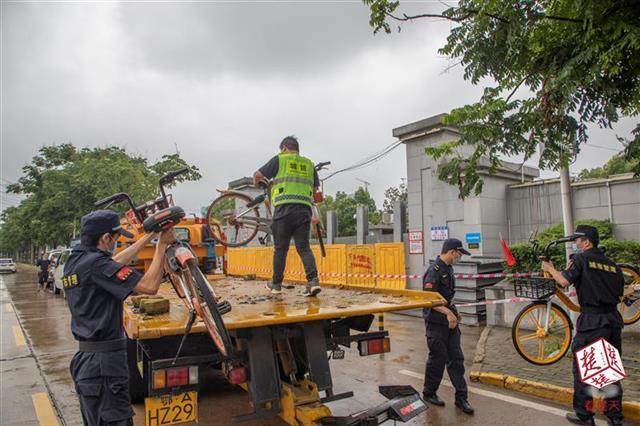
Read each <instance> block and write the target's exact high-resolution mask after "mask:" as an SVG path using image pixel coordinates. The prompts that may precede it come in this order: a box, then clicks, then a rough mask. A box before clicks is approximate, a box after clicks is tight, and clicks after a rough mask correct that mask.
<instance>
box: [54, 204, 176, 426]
mask: <svg viewBox="0 0 640 426" xmlns="http://www.w3.org/2000/svg"><path fill="white" fill-rule="evenodd" d="M80 233H81V243H80V245H79V246H77V247H75V248H74V249H73V251H72V252H71V255H70V256H69V259H68V261H67V263H66V264H65V267H64V274H63V278H62V285H63V288H64V292H65V295H66V297H67V302H68V304H69V310H70V311H71V332H72V333H73V336H74V338H75V339H76V340H78V352H77V353H76V354H75V355H74V357H73V359H72V360H71V365H70V370H71V376H72V377H73V381H74V383H75V388H76V393H77V394H78V398H79V399H80V408H81V411H82V419H83V422H84V424H85V425H91V426H95V425H106V424H108V425H132V424H133V420H132V418H133V410H132V409H131V401H130V396H129V371H128V364H127V350H126V349H127V342H126V337H125V334H124V329H123V325H122V321H123V320H122V302H123V301H124V300H125V299H126V298H127V297H128V296H129V295H130V294H131V293H133V292H135V293H139V294H151V295H153V294H156V293H157V292H158V288H159V287H160V283H161V281H162V276H163V256H164V253H165V250H166V248H167V246H168V245H169V244H170V243H171V242H172V241H173V240H174V233H173V231H167V232H163V233H161V234H160V238H159V241H158V243H157V244H156V249H155V255H154V257H153V261H152V262H151V266H150V267H149V269H148V270H147V272H146V273H145V274H144V275H142V274H140V273H139V272H137V271H135V270H134V269H132V268H131V267H129V266H126V265H127V264H128V263H130V262H131V260H132V259H133V258H134V257H135V256H136V255H137V253H138V252H139V251H140V250H141V249H142V248H144V246H145V245H147V244H148V243H149V241H151V239H152V238H154V237H155V236H157V235H155V234H148V235H145V236H143V237H142V238H140V239H139V240H138V241H137V242H135V243H134V244H133V245H131V246H130V247H128V248H127V249H125V250H123V251H122V252H120V253H118V255H117V256H114V257H113V258H112V255H113V252H114V250H115V247H116V241H117V240H118V237H119V236H120V235H124V236H125V237H127V238H132V237H133V235H132V234H131V233H130V232H128V231H126V230H124V229H122V227H121V226H120V220H119V218H118V215H117V214H116V213H115V212H113V211H111V210H97V211H94V212H91V213H89V214H87V215H86V216H84V217H83V218H82V223H81V231H80Z"/></svg>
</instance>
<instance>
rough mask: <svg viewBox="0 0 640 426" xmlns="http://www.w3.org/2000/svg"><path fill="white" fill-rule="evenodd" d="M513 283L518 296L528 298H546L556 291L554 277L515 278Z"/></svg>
mask: <svg viewBox="0 0 640 426" xmlns="http://www.w3.org/2000/svg"><path fill="white" fill-rule="evenodd" d="M513 285H514V287H515V292H516V297H526V298H527V299H536V300H540V299H546V298H548V297H549V296H552V295H553V294H554V293H555V292H556V282H555V281H554V280H553V279H552V278H542V277H531V278H514V279H513Z"/></svg>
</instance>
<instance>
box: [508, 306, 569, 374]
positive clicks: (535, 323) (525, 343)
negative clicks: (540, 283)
mask: <svg viewBox="0 0 640 426" xmlns="http://www.w3.org/2000/svg"><path fill="white" fill-rule="evenodd" d="M546 313H547V303H545V302H533V303H531V304H530V305H527V306H525V307H524V309H522V310H521V311H520V312H519V313H518V315H517V316H516V319H515V321H514V322H513V328H512V329H511V339H512V341H513V346H514V347H515V348H516V351H518V354H519V355H520V356H521V357H522V358H524V359H525V360H526V361H528V362H530V363H531V364H535V365H550V364H553V363H555V362H558V361H559V360H560V359H562V357H563V356H564V355H565V354H566V353H567V351H568V350H569V346H570V344H571V331H572V330H573V324H572V323H571V320H570V319H569V316H568V315H567V313H566V312H565V311H564V309H562V308H561V307H560V306H558V305H556V304H555V303H552V304H551V309H550V311H549V323H548V324H549V326H548V329H547V331H546V332H545V316H546Z"/></svg>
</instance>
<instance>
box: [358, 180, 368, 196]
mask: <svg viewBox="0 0 640 426" xmlns="http://www.w3.org/2000/svg"><path fill="white" fill-rule="evenodd" d="M356 180H357V181H360V182H362V183H364V190H365V192H366V193H367V194H368V193H369V185H371V183H370V182H367V181H366V180H362V179H358V178H356Z"/></svg>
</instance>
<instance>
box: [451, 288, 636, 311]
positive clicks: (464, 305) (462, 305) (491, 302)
mask: <svg viewBox="0 0 640 426" xmlns="http://www.w3.org/2000/svg"><path fill="white" fill-rule="evenodd" d="M633 291H634V292H636V291H637V292H640V284H636V285H634V286H633ZM577 295H578V293H576V291H575V290H573V291H571V292H570V293H567V294H566V296H568V297H574V296H577ZM531 300H532V299H529V298H527V297H512V298H510V299H498V300H485V301H484V302H476V303H456V307H458V308H468V307H471V306H484V305H498V304H502V303H519V302H531Z"/></svg>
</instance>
